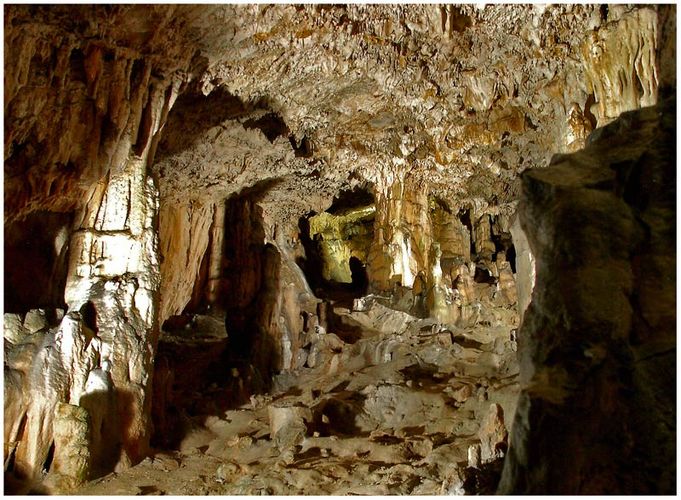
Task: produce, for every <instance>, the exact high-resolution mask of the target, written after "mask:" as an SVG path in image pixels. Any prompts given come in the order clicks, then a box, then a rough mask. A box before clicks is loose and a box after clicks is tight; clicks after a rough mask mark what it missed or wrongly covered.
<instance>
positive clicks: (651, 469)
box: [499, 99, 676, 494]
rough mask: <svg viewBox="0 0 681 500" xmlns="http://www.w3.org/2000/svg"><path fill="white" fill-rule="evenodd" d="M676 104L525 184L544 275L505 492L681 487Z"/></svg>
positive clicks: (621, 121) (524, 342)
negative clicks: (679, 459) (678, 482)
mask: <svg viewBox="0 0 681 500" xmlns="http://www.w3.org/2000/svg"><path fill="white" fill-rule="evenodd" d="M674 109H675V100H673V99H672V100H666V101H663V102H661V103H660V104H658V105H657V106H655V107H650V108H645V109H643V110H640V111H636V112H629V113H625V114H623V115H622V116H620V117H619V118H618V119H617V120H616V121H614V122H612V123H611V124H610V125H608V126H607V127H604V128H601V129H598V130H596V131H595V132H594V133H593V134H592V135H591V137H590V139H589V145H588V146H587V147H586V148H585V149H584V150H582V151H580V152H578V153H575V154H573V155H567V156H563V155H558V156H556V157H554V159H553V161H552V164H551V166H550V167H549V168H548V169H546V170H537V171H530V172H527V173H526V174H524V176H523V197H522V199H521V203H520V209H519V213H520V220H521V224H522V226H523V229H524V230H525V232H526V234H527V237H528V240H529V242H530V246H531V248H532V253H533V254H534V255H535V258H536V262H537V280H536V286H535V291H534V294H533V299H532V303H531V304H530V306H529V308H528V310H527V312H526V314H525V319H524V321H523V327H522V329H521V331H520V332H519V354H520V363H521V365H520V366H521V386H522V388H523V390H522V393H521V396H520V399H519V402H518V405H519V406H518V412H517V414H516V420H515V422H514V424H513V431H512V437H511V447H510V454H509V456H508V458H507V460H506V463H505V467H504V476H503V480H502V483H501V485H500V490H499V491H500V492H501V493H525V494H531V493H549V494H551V493H552V494H567V493H571V494H576V493H581V494H609V493H616V492H622V491H627V492H630V493H639V494H643V493H648V494H652V493H657V494H671V493H673V492H674V491H675V488H676V487H675V476H676V458H675V444H674V443H675V429H676V426H675V416H674V415H675V410H674V408H675V389H674V379H675V373H676V354H675V353H676V348H675V346H676V333H675V332H676V326H675V312H674V302H675V298H674V297H675V291H674V290H675V280H674V276H673V274H669V272H668V271H664V270H665V269H666V270H669V269H673V268H674V267H675V261H676V257H675V245H676V230H675V224H676V223H675V214H676V195H675V189H674V186H675V185H676V165H675V163H674V157H675V152H676V148H675V137H676V128H675V127H676V124H675V113H674ZM575 218H578V220H577V221H576V220H575ZM576 222H577V223H576ZM565 227H571V228H572V230H571V231H564V228H565Z"/></svg>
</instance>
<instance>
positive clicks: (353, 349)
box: [76, 298, 519, 495]
mask: <svg viewBox="0 0 681 500" xmlns="http://www.w3.org/2000/svg"><path fill="white" fill-rule="evenodd" d="M355 309H361V310H350V309H346V308H341V307H336V308H335V313H336V314H337V315H339V316H341V317H343V318H344V321H343V323H345V324H354V325H355V327H356V329H355V331H361V332H362V333H361V335H359V336H357V337H355V338H348V337H347V336H345V338H346V340H348V342H345V341H343V340H341V338H340V336H338V335H336V334H335V333H333V332H325V331H324V330H323V329H318V330H317V332H316V334H315V335H314V338H312V339H310V345H309V355H308V361H307V363H306V366H305V367H304V368H302V369H300V370H298V371H297V372H295V373H294V372H290V373H283V374H280V375H278V376H277V377H276V379H275V382H274V386H273V387H272V389H271V390H270V391H269V393H268V394H260V395H255V396H251V397H250V401H248V402H246V403H244V404H242V405H240V406H238V407H235V408H233V409H228V410H225V411H215V410H216V409H218V408H223V407H224V406H225V405H224V404H222V403H224V401H225V400H226V399H229V397H230V396H229V395H228V394H231V397H232V399H233V400H234V395H235V394H237V393H238V391H236V392H235V383H232V384H227V385H226V386H225V385H224V384H223V387H222V388H221V387H220V386H218V385H217V384H214V383H213V384H211V386H210V387H208V388H207V389H206V390H203V389H201V390H197V391H195V392H194V393H193V394H189V395H187V394H185V396H184V397H186V398H187V401H185V404H186V406H187V408H191V410H190V411H189V412H184V414H183V415H182V419H181V424H180V426H181V427H182V437H181V439H180V440H179V444H178V445H177V446H175V448H176V450H174V451H157V452H156V453H155V454H154V455H153V456H151V457H149V458H147V459H145V460H144V461H143V462H141V463H140V464H138V465H137V466H135V467H133V468H131V469H129V470H126V471H124V472H121V473H112V474H109V475H108V476H105V477H103V478H100V479H98V480H95V481H92V482H90V483H88V484H86V485H85V486H84V487H83V488H81V489H80V490H79V491H77V492H76V493H77V494H84V495H101V494H125V495H138V494H153V495H161V494H168V495H187V494H189V495H191V494H204V495H235V494H248V495H257V494H287V495H301V494H306V495H308V494H317V495H320V494H321V495H326V494H333V495H347V494H371V495H387V494H424V495H426V494H451V493H459V494H461V493H493V492H494V489H495V488H496V482H497V481H498V474H499V473H500V464H501V460H498V459H499V458H500V457H501V456H503V454H504V452H505V449H506V439H507V438H506V436H507V430H506V427H505V425H504V422H511V421H512V418H513V414H514V412H515V401H516V398H517V394H518V391H519V388H518V383H517V373H518V365H517V360H516V353H515V351H516V343H515V339H514V338H513V337H514V334H515V332H514V331H513V330H511V329H510V328H509V327H504V326H480V325H478V326H476V327H471V328H465V329H460V328H456V327H453V326H450V325H441V324H437V323H435V322H434V320H432V319H419V318H415V317H413V316H410V315H408V314H406V313H403V312H400V311H394V310H392V309H389V308H387V307H385V306H384V305H382V304H381V303H380V302H379V301H378V300H374V299H371V298H370V299H368V300H366V299H365V300H362V301H359V302H356V303H355ZM198 319H199V321H197V322H196V325H195V328H196V329H198V330H201V329H202V328H203V330H205V331H204V332H203V335H200V333H201V332H200V331H199V332H195V334H194V335H192V338H191V339H188V338H187V337H186V332H185V333H184V336H181V335H182V334H179V333H178V334H176V335H174V336H173V335H168V336H166V338H165V340H164V343H166V344H174V345H175V347H176V350H175V351H174V352H175V355H174V360H175V362H176V363H177V365H176V366H181V365H182V363H183V362H185V363H186V362H187V361H191V360H192V356H195V353H197V352H203V353H204V354H206V353H210V352H215V350H216V349H217V347H216V346H219V345H221V342H222V341H223V340H224V339H223V338H222V339H221V338H220V336H219V329H216V328H214V327H215V322H214V321H211V320H210V319H209V318H207V317H199V318H198ZM196 333H198V334H196ZM350 342H352V343H350ZM181 353H184V361H183V359H182V358H183V355H182V354H181ZM192 353H194V354H192ZM193 361H194V362H195V361H197V360H196V359H194V360H193ZM194 362H191V363H189V364H190V365H193V366H196V363H194ZM231 373H232V374H233V375H234V377H235V380H241V379H240V378H239V373H238V370H237V371H236V372H235V371H234V370H233V369H232V370H231ZM176 376H177V378H181V375H180V374H176ZM183 382H185V383H186V384H188V385H191V383H192V381H191V375H190V374H188V375H187V377H185V378H184V379H183ZM236 385H237V386H238V383H237V384H236ZM196 387H197V388H198V387H199V386H196ZM211 409H212V410H214V411H212V412H211ZM190 413H197V414H195V415H191V414H190Z"/></svg>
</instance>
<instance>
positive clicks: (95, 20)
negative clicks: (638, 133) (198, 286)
mask: <svg viewBox="0 0 681 500" xmlns="http://www.w3.org/2000/svg"><path fill="white" fill-rule="evenodd" d="M628 10H631V8H628V7H626V6H613V7H611V8H610V12H604V11H603V9H600V8H599V6H594V5H591V6H589V5H554V6H548V7H546V6H540V5H513V6H508V5H487V6H484V7H481V6H476V5H462V6H437V5H374V6H370V5H347V6H335V5H333V6H332V5H264V4H260V5H193V6H192V5H155V6H130V5H116V6H80V7H79V8H78V9H76V10H74V9H72V8H66V7H55V6H51V7H50V8H46V7H26V8H17V9H12V10H11V11H8V13H7V17H8V19H6V23H7V24H8V26H11V29H9V30H8V36H9V37H10V39H11V40H10V41H11V42H12V43H13V42H15V41H16V39H17V38H20V37H22V36H24V37H26V39H29V38H31V39H33V37H34V35H35V31H36V30H39V31H40V34H41V38H42V40H41V42H40V43H42V44H43V45H45V47H42V48H41V47H40V46H37V47H36V46H35V44H34V46H33V47H26V49H25V50H26V53H27V54H30V53H31V50H33V52H34V54H33V56H34V58H35V57H38V58H43V60H49V58H50V57H52V58H53V59H55V57H56V59H59V58H58V57H57V56H54V55H50V51H49V45H50V43H51V42H52V41H53V40H54V39H57V35H59V36H60V37H62V38H63V37H65V38H66V40H67V42H65V43H64V45H67V44H68V40H71V43H72V44H74V46H75V45H76V44H77V41H76V40H77V39H78V36H80V37H81V40H82V39H85V40H86V41H87V40H90V39H93V40H94V39H96V40H97V44H98V45H97V47H99V48H98V49H97V48H95V49H93V48H92V47H93V45H92V43H90V44H89V45H87V44H86V45H85V47H84V48H83V50H84V52H85V59H86V61H85V73H86V75H85V77H84V79H85V80H87V83H88V84H89V86H93V85H94V86H97V85H99V84H100V80H101V81H104V80H107V81H109V82H112V81H113V82H114V83H113V84H112V86H111V89H110V91H109V92H110V94H112V93H114V92H113V88H114V84H115V79H116V77H117V74H116V72H115V71H113V70H111V71H113V74H107V75H104V73H106V72H107V71H108V70H107V64H106V63H107V57H109V58H113V59H114V62H115V61H116V60H118V59H120V58H121V57H127V58H128V59H130V60H143V61H144V65H143V66H142V65H140V68H143V69H141V70H140V68H138V70H140V71H141V72H142V73H143V75H142V79H144V78H146V77H148V78H149V81H150V82H151V83H152V90H153V88H154V82H155V83H156V84H157V87H159V88H160V87H163V86H167V89H168V90H166V92H167V94H168V96H169V98H168V99H166V103H165V105H164V106H166V108H168V109H169V110H170V113H169V115H168V117H167V122H166V124H165V126H164V127H163V130H162V137H161V139H160V144H159V146H158V150H157V152H156V155H155V160H154V162H153V164H152V165H151V166H152V171H153V173H154V174H155V176H156V177H157V179H158V181H159V188H160V191H161V196H162V200H163V199H167V200H174V199H183V200H186V199H187V198H195V197H202V198H204V199H220V198H225V197H227V196H229V195H230V194H232V193H235V192H238V191H240V190H241V189H244V188H246V187H249V186H253V185H254V184H256V183H258V182H262V181H268V182H271V186H272V188H271V189H270V190H269V191H268V192H267V193H266V194H265V196H264V197H263V199H262V200H261V201H262V202H263V203H264V204H268V203H269V204H272V205H273V206H274V210H279V211H281V210H283V211H284V214H283V215H293V214H300V213H301V212H304V211H306V210H311V209H314V210H320V209H321V210H323V209H324V208H327V207H328V206H329V204H330V203H331V200H332V198H333V196H334V195H336V194H337V193H338V192H339V191H340V190H342V189H351V188H354V187H357V186H358V185H365V186H366V185H370V186H373V187H374V189H376V190H380V189H384V187H385V186H388V185H390V184H391V183H392V182H394V181H395V180H404V178H405V177H409V178H410V182H411V183H413V185H425V186H426V187H427V190H428V191H429V192H431V193H432V194H434V195H436V196H439V197H441V198H443V199H447V200H449V201H450V202H451V203H454V204H457V205H465V204H468V205H471V204H474V205H476V206H478V208H480V207H483V208H486V209H487V210H489V211H492V212H493V211H495V210H501V211H510V210H512V209H513V207H512V205H513V204H514V203H515V201H516V200H517V197H518V186H519V184H518V182H517V178H518V174H519V173H520V172H522V171H523V170H525V169H526V168H532V167H538V166H545V165H547V164H548V161H549V159H550V157H551V155H552V154H553V153H555V152H565V151H568V150H569V147H570V142H571V141H574V140H575V139H576V143H579V144H580V145H581V144H583V138H584V137H585V136H586V134H587V133H588V132H589V131H590V130H591V129H592V128H593V126H594V125H595V122H596V117H594V116H593V115H592V114H591V106H592V104H593V100H591V101H589V99H590V98H591V99H593V96H591V97H590V94H591V93H592V92H593V90H592V87H593V86H592V85H591V84H590V83H589V79H588V77H587V75H586V74H585V73H586V70H585V68H586V67H587V65H586V64H585V58H588V54H587V55H586V56H585V52H584V50H585V47H587V48H588V47H589V46H590V45H589V44H590V43H591V44H592V45H593V43H594V42H593V40H592V39H593V37H594V33H597V32H598V30H599V29H603V27H604V26H607V25H608V23H616V22H617V19H618V18H620V17H622V16H624V15H626V14H627V11H628ZM34 18H39V19H40V22H39V23H38V22H34V20H33V19H34ZM65 32H71V33H76V34H70V35H65ZM590 37H591V38H590ZM590 40H591V42H590ZM40 43H39V44H38V45H40ZM46 47H47V48H46ZM96 50H101V51H103V52H104V53H105V56H104V62H101V60H100V61H99V63H97V58H96V57H94V56H92V53H93V51H95V52H96ZM111 53H113V55H111ZM15 57H17V58H15ZM20 57H21V54H18V55H17V56H15V55H14V54H10V58H9V61H8V62H7V66H8V68H9V69H13V70H14V71H13V73H14V75H15V78H9V79H6V80H7V81H6V88H5V96H6V115H7V114H8V113H9V118H10V119H13V123H14V124H15V125H14V127H13V128H12V130H10V131H9V134H6V137H5V145H6V151H5V159H6V160H8V157H9V161H6V166H5V171H6V175H7V173H8V172H9V175H8V178H9V182H8V185H7V187H6V197H7V198H8V200H6V211H7V210H8V207H9V211H10V215H11V213H12V212H13V211H15V210H21V209H23V208H26V207H24V205H26V204H28V205H29V206H28V208H29V209H31V210H35V209H40V208H41V206H42V202H41V196H40V194H39V192H40V191H47V189H46V188H45V187H40V186H38V187H34V189H33V193H31V194H30V195H27V194H26V193H21V192H20V191H21V189H22V188H20V187H17V186H14V185H13V183H12V179H13V177H15V175H16V174H21V173H22V172H21V170H22V168H23V169H24V170H25V166H22V165H23V164H25V163H26V162H27V161H24V162H23V163H22V162H21V161H18V162H13V161H12V156H13V153H14V151H15V149H16V145H17V144H19V145H21V144H22V143H23V142H24V141H26V139H27V137H28V136H29V135H31V134H33V135H34V136H35V135H38V136H40V138H41V139H42V140H43V142H45V143H48V144H51V143H52V142H57V143H58V142H59V141H58V140H56V139H55V140H54V141H51V138H50V134H54V133H55V132H54V131H52V130H43V131H41V132H36V131H35V129H36V128H37V129H40V127H45V126H46V125H40V124H37V125H36V122H38V121H39V120H36V116H31V115H30V112H26V108H29V109H30V108H33V114H34V115H35V111H34V110H35V108H36V106H35V105H27V104H26V103H23V106H22V100H23V99H28V98H29V97H22V96H30V98H33V99H35V95H32V94H31V93H27V92H23V93H22V92H20V90H21V89H22V87H23V85H24V84H25V82H22V78H25V76H24V77H22V76H21V75H22V71H21V63H20ZM93 61H94V62H93ZM53 62H54V61H53ZM58 63H59V61H57V63H55V64H53V66H59V64H58ZM97 64H100V66H101V68H100V67H99V66H97ZM114 66H115V65H114ZM102 68H103V69H102ZM132 69H133V70H135V67H134V65H133V68H132ZM128 70H129V68H128ZM98 71H99V73H98ZM24 72H25V70H24ZM56 73H57V75H56V76H59V75H58V71H57V72H56ZM102 75H104V76H106V78H103V77H102ZM62 78H63V77H62ZM91 79H92V80H93V81H90V80H91ZM169 82H171V83H169ZM71 83H73V82H71ZM100 86H101V85H100ZM131 88H132V87H131ZM72 90H73V89H72ZM73 91H74V92H75V93H77V92H76V91H75V90H73ZM127 92H128V93H131V90H128V91H127ZM47 94H48V97H45V100H46V107H49V106H50V105H53V103H52V102H51V101H50V97H49V91H47ZM86 94H89V97H90V98H91V97H92V95H91V94H92V89H91V88H90V89H88V91H87V92H86ZM178 96H179V97H178ZM81 98H82V97H75V99H81ZM95 98H96V96H95ZM53 100H56V98H54V99H53ZM112 100H113V99H112V98H111V97H109V108H111V101H112ZM58 105H60V106H64V105H65V103H64V102H63V99H62V100H61V102H60V103H58ZM104 107H106V105H104ZM132 108H134V106H132V105H131V109H132ZM22 109H23V111H24V112H25V113H24V114H23V115H22ZM109 111H110V110H109ZM166 111H167V110H166ZM119 115H120V113H119ZM115 118H116V117H113V118H111V121H112V122H114V126H112V127H110V128H112V129H114V130H115V131H116V130H117V128H116V124H115V122H116V119H115ZM71 125H72V124H67V126H65V127H63V128H66V129H67V130H69V131H70V135H71V138H72V141H71V142H73V143H76V142H77V141H76V139H78V138H79V137H77V134H74V132H73V131H72V129H73V128H74V127H73V126H71ZM48 126H49V125H48ZM32 127H33V130H32ZM118 128H121V127H120V126H119V127H118ZM83 133H85V132H83ZM62 135H67V134H62ZM81 135H82V134H81ZM105 139H106V137H105V138H101V137H100V151H99V156H97V160H96V161H93V160H92V158H91V157H92V156H93V155H90V160H88V161H89V167H88V166H87V165H86V166H84V167H83V166H80V167H79V166H78V165H76V166H75V170H78V171H79V174H78V182H79V183H80V184H83V183H85V182H87V180H88V179H96V178H98V177H99V178H101V175H102V174H103V173H104V172H106V165H107V161H103V158H102V157H105V158H104V160H108V161H109V164H114V163H115V162H112V161H111V160H112V158H115V157H116V153H115V152H112V151H105V150H106V149H107V148H106V147H105V146H106V144H105V143H106V140H105ZM27 142H28V141H27ZM111 142H114V141H111ZM102 144H103V146H102ZM50 147H51V146H48V150H47V151H46V154H45V156H46V157H48V158H50V157H53V158H52V164H53V165H54V164H59V165H67V166H69V162H72V163H73V162H75V163H76V164H77V163H78V162H79V161H80V163H85V164H88V161H85V160H83V158H84V157H87V156H88V155H87V154H84V153H83V154H81V153H78V154H74V152H73V151H72V149H73V146H64V145H63V144H61V145H57V146H55V147H53V149H54V150H55V151H52V150H50V149H49V148H50ZM69 148H70V149H69ZM109 149H111V148H109ZM22 154H25V155H29V156H30V152H29V153H23V152H22ZM77 156H80V157H81V158H80V160H79V159H76V160H74V159H73V158H74V157H77ZM58 159H59V161H57V160H58ZM14 163H17V165H15V164H14ZM45 163H46V164H47V163H50V161H49V160H46V161H45ZM93 164H96V166H95V167H93ZM45 169H48V170H50V169H51V171H53V170H54V168H53V167H45ZM80 170H89V171H90V172H89V174H88V173H87V172H86V173H85V174H83V172H80ZM16 177H17V179H18V178H19V175H16ZM42 177H43V178H44V177H45V176H44V175H43V176H42ZM75 177H76V175H75V174H74V178H75ZM40 182H43V180H42V179H41V178H39V179H38V180H36V181H35V182H34V183H33V184H40ZM64 182H66V181H64ZM48 187H50V189H51V191H53V190H54V186H48ZM62 190H63V191H64V192H69V193H71V192H72V191H73V190H71V189H70V188H67V187H64V188H63V189H62ZM51 191H50V192H51ZM36 193H38V194H36ZM46 197H47V196H43V198H46ZM27 198H28V199H27ZM61 203H63V204H68V196H67V197H65V198H63V199H62V200H61ZM17 206H18V207H21V208H19V209H17V208H16V207H17ZM50 206H51V207H52V208H55V207H56V208H57V209H59V203H56V204H55V203H54V202H53V203H52V204H51V205H50ZM63 208H68V207H63Z"/></svg>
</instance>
